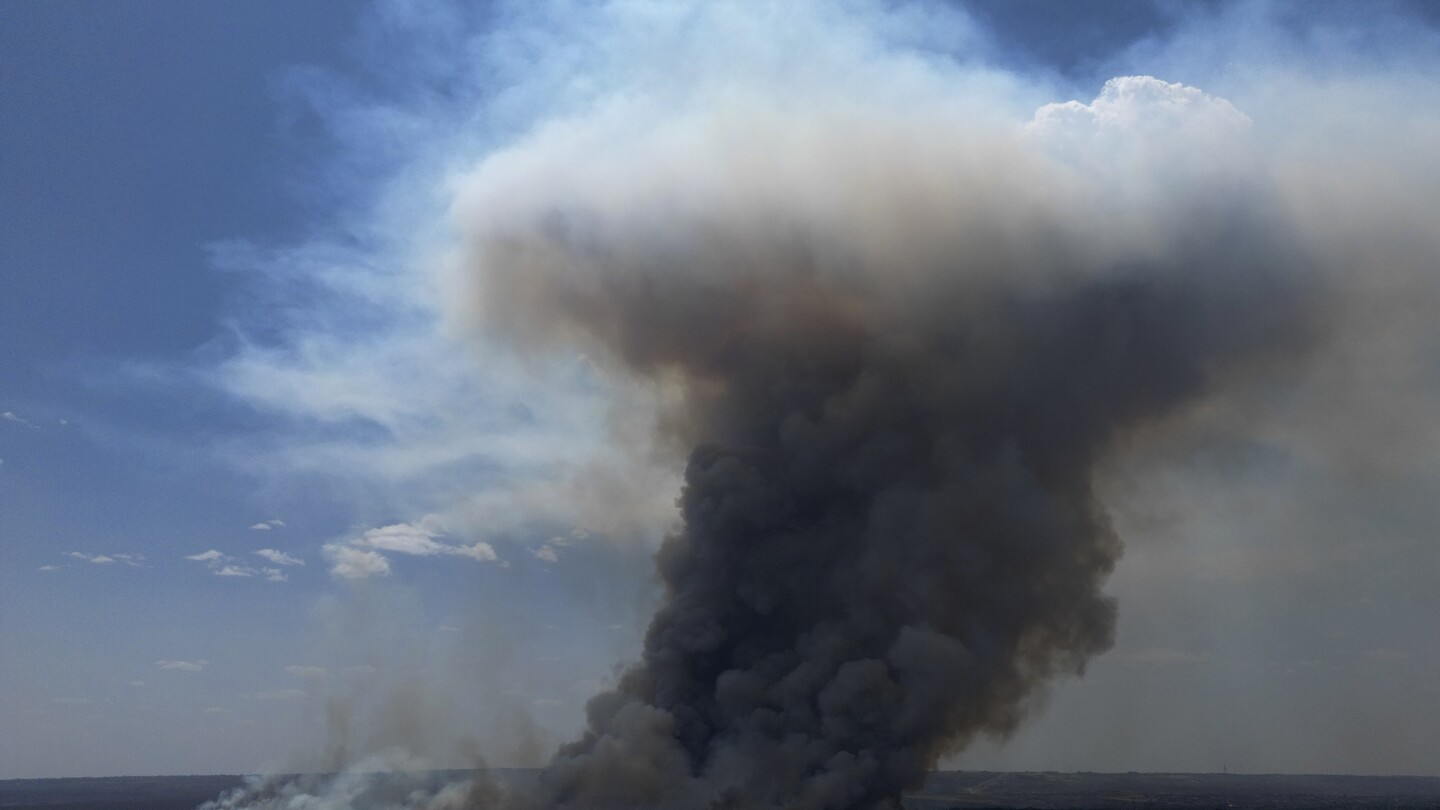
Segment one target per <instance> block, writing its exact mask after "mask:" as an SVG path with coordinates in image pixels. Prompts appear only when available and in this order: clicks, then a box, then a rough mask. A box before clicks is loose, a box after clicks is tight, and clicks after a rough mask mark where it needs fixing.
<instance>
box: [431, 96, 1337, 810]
mask: <svg viewBox="0 0 1440 810" xmlns="http://www.w3.org/2000/svg"><path fill="white" fill-rule="evenodd" d="M950 100H954V101H956V103H955V104H954V105H949V104H947V103H946V101H947V98H946V97H945V96H944V95H941V96H937V97H934V98H930V99H928V100H927V103H924V104H920V105H914V106H908V107H905V108H896V107H893V106H891V105H890V104H889V103H888V102H887V101H885V100H884V99H883V97H860V98H847V99H829V100H822V101H820V102H815V101H813V100H811V99H806V100H805V101H803V102H799V103H797V102H795V101H794V100H793V99H792V100H789V101H788V102H787V103H780V101H779V100H778V99H776V98H773V97H768V96H766V95H764V94H756V95H750V96H745V97H741V98H738V99H732V100H730V101H727V102H717V103H710V104H706V105H704V106H696V107H694V108H690V109H686V110H682V111H680V112H674V113H673V114H669V115H666V116H661V117H656V118H653V119H646V118H645V117H644V116H643V115H641V116H639V117H638V119H637V118H636V117H628V118H626V119H625V121H626V123H625V125H623V126H617V121H616V119H611V118H607V117H606V116H605V115H603V114H602V115H599V116H597V117H596V118H594V119H592V120H589V121H582V122H579V123H576V122H567V124H566V125H565V126H562V127H557V128H555V129H552V130H550V131H547V132H543V133H541V134H540V135H539V136H537V137H536V138H535V139H533V140H532V141H530V142H528V143H526V144H522V145H521V146H519V147H517V148H515V149H513V150H511V151H508V152H503V153H500V154H498V155H496V156H494V157H492V158H491V159H490V160H489V161H487V162H486V163H485V164H484V165H483V166H481V167H480V168H479V169H478V170H477V171H476V172H475V173H474V175H472V176H471V177H469V178H467V180H466V182H465V184H464V188H465V189H466V190H467V191H466V196H465V197H463V198H462V200H461V202H460V204H459V206H458V208H457V217H458V221H459V222H460V223H461V227H462V228H464V229H465V230H466V231H467V236H468V240H469V241H468V245H469V254H468V256H467V260H466V266H467V267H470V268H473V269H474V270H475V271H477V273H478V276H479V278H480V280H481V289H480V293H479V294H480V296H481V302H482V303H481V307H482V309H483V315H484V318H485V322H486V323H487V324H489V325H490V326H491V327H492V328H494V329H496V330H498V331H499V332H500V333H501V334H502V335H504V336H507V337H508V338H510V339H512V340H517V341H519V342H521V343H524V344H527V345H539V346H555V345H567V346H579V347H581V348H583V349H584V350H585V351H586V352H587V353H590V354H591V355H592V356H593V357H595V358H597V362H600V363H602V364H604V363H606V362H609V363H610V364H611V365H612V366H614V367H618V368H620V369H623V371H624V372H625V373H628V374H631V375H634V376H636V377H638V378H640V379H642V380H652V381H655V382H656V383H658V384H660V385H662V386H664V387H666V388H667V389H669V390H671V391H678V392H679V395H678V397H677V398H676V400H677V401H676V404H675V405H674V406H673V407H671V408H669V409H667V410H666V411H665V413H664V414H663V416H662V419H661V423H660V430H661V431H662V432H663V434H664V436H665V437H666V438H667V440H669V441H671V442H673V443H674V445H676V446H677V447H681V448H684V451H685V452H686V453H687V455H688V463H687V465H686V472H685V483H684V489H683V493H682V495H681V497H680V502H679V507H680V513H681V517H682V519H683V526H682V527H681V528H679V529H678V530H677V531H676V532H675V533H674V534H673V535H672V536H670V537H669V538H668V540H667V541H666V542H665V544H664V546H663V547H662V548H661V549H660V551H659V554H658V570H659V573H660V576H661V578H662V580H663V583H664V585H665V589H666V597H665V601H664V605H663V607H661V609H660V610H659V612H658V613H657V614H656V616H655V617H654V619H653V620H652V622H651V625H650V628H649V631H648V635H647V638H646V643H645V648H644V653H643V658H642V660H641V661H640V662H639V663H638V664H636V665H635V666H634V667H632V668H631V669H630V670H629V671H628V672H626V673H625V674H624V676H623V677H622V678H621V680H620V682H619V684H618V686H617V687H616V688H615V689H614V690H612V691H610V692H608V693H606V694H602V695H600V696H599V697H597V698H595V699H594V700H593V701H592V703H591V704H590V708H589V730H588V731H587V732H586V733H585V734H584V736H583V738H582V739H580V740H578V741H576V742H575V743H573V744H571V745H568V746H566V747H564V748H563V749H562V750H561V751H560V752H559V753H558V754H557V756H556V757H555V759H554V761H553V762H552V764H551V765H550V767H549V768H548V769H547V771H546V773H545V774H544V777H543V779H542V782H541V784H542V787H541V788H540V789H539V790H538V791H537V792H536V793H535V794H534V795H528V796H523V797H519V796H517V797H514V798H513V800H514V801H515V802H516V803H517V804H519V805H525V806H536V807H566V808H622V807H624V808H636V807H654V808H661V807H664V808H670V807H676V808H678V807H736V808H747V809H749V808H770V807H773V808H794V809H798V808H815V810H820V809H821V808H857V809H858V808H898V807H899V801H900V795H901V793H902V791H904V790H905V789H908V788H914V787H918V786H919V785H920V783H921V782H922V780H923V778H924V775H925V773H926V772H927V770H928V769H930V768H931V767H932V766H934V764H935V762H936V760H937V758H938V757H939V756H941V755H942V754H943V753H944V752H946V751H951V750H955V749H957V748H959V747H962V746H963V745H964V744H965V743H966V742H967V741H968V740H970V739H971V738H973V737H974V736H975V735H977V734H982V733H989V734H1005V733H1008V732H1009V731H1011V730H1012V729H1014V728H1015V727H1016V724H1017V723H1018V722H1019V721H1020V719H1021V717H1022V715H1023V714H1024V712H1025V711H1026V709H1027V708H1028V707H1029V706H1030V705H1031V702H1032V701H1033V700H1034V699H1035V697H1036V696H1037V690H1038V689H1039V688H1040V687H1041V686H1042V685H1043V684H1044V683H1045V682H1046V681H1047V679H1049V678H1051V677H1053V676H1056V675H1059V674H1064V673H1078V672H1080V671H1082V670H1083V668H1084V666H1085V663H1086V661H1087V660H1088V659H1089V658H1090V657H1092V656H1094V655H1096V654H1097V653H1099V652H1101V651H1103V650H1105V649H1106V648H1108V647H1109V646H1110V645H1111V643H1112V639H1113V634H1114V626H1115V606H1114V604H1113V602H1112V601H1111V600H1110V599H1108V598H1107V597H1106V596H1105V595H1104V594H1103V592H1102V585H1103V583H1104V581H1105V578H1106V576H1107V575H1108V574H1109V573H1110V571H1111V569H1112V567H1113V566H1114V564H1115V562H1116V560H1117V558H1118V556H1119V555H1120V551H1121V543H1120V540H1119V539H1118V538H1117V537H1116V535H1115V532H1114V531H1113V530H1112V528H1111V525H1110V522H1109V520H1108V519H1107V516H1106V512H1105V509H1104V507H1103V505H1102V504H1100V503H1099V502H1098V501H1097V498H1096V492H1095V480H1094V476H1095V470H1096V466H1097V464H1098V463H1099V462H1101V461H1102V460H1104V459H1105V458H1106V456H1107V454H1109V453H1110V452H1111V451H1112V450H1113V449H1114V448H1116V447H1117V445H1118V444H1120V443H1122V442H1124V441H1125V440H1126V438H1127V437H1129V436H1131V435H1133V434H1134V433H1135V432H1136V431H1139V430H1142V429H1146V428H1151V427H1155V426H1158V425H1159V424H1160V423H1161V422H1162V421H1163V420H1164V419H1165V418H1166V417H1167V416H1169V415H1172V414H1173V413H1175V412H1176V411H1177V409H1181V408H1184V407H1185V406H1186V405H1187V404H1190V403H1194V402H1196V401H1199V400H1201V399H1203V398H1204V397H1206V396H1207V394H1209V393H1211V392H1212V391H1214V390H1216V389H1217V387H1220V386H1224V385H1225V384H1227V382H1230V381H1232V380H1233V379H1235V378H1236V377H1237V376H1243V375H1245V374H1249V373H1253V372H1254V371H1255V370H1256V369H1258V368H1260V367H1262V366H1263V364H1264V362H1265V361H1267V360H1273V359H1276V358H1278V357H1283V356H1286V355H1287V353H1290V352H1293V351H1296V350H1299V349H1300V348H1302V347H1303V346H1304V345H1306V344H1307V342H1308V340H1309V338H1310V332H1311V329H1312V327H1313V317H1312V315H1313V303H1312V302H1313V300H1314V296H1313V294H1312V293H1311V292H1310V291H1307V290H1305V289H1302V285H1301V281H1300V279H1301V275H1302V271H1303V268H1304V265H1305V258H1304V256H1303V255H1301V254H1300V253H1299V251H1298V250H1297V249H1295V248H1294V247H1293V243H1292V241H1291V239H1290V237H1289V236H1288V235H1287V231H1286V228H1285V227H1284V226H1283V224H1282V223H1280V222H1278V221H1277V218H1276V217H1274V216H1273V215H1271V214H1269V213H1267V211H1266V203H1265V199H1266V191H1265V190H1264V189H1263V188H1261V187H1259V186H1258V185H1257V183H1256V181H1254V180H1253V177H1252V175H1251V173H1250V172H1249V171H1248V170H1249V168H1250V166H1249V164H1248V162H1247V158H1246V157H1245V156H1246V152H1247V146H1246V129H1247V121H1246V119H1245V118H1244V116H1243V115H1241V114H1240V113H1238V112H1237V111H1236V110H1234V108H1232V107H1230V106H1229V105H1228V104H1226V103H1225V102H1223V101H1219V100H1216V99H1213V98H1210V97H1208V96H1205V95H1204V94H1203V93H1200V92H1199V91H1196V90H1193V89H1191V88H1186V87H1181V86H1179V85H1170V84H1166V83H1164V82H1160V81H1156V80H1153V79H1148V78H1133V79H1124V80H1117V81H1116V82H1112V83H1111V84H1110V85H1109V86H1108V87H1107V89H1106V93H1105V94H1104V95H1103V96H1102V97H1101V99H1100V100H1099V101H1097V103H1096V104H1095V105H1092V106H1086V105H1074V104H1072V105H1065V106H1056V107H1049V108H1046V109H1044V110H1042V113H1041V114H1040V115H1038V116H1036V118H1035V119H1034V120H1032V121H1030V122H1026V123H1024V124H1023V125H1022V124H1020V123H1017V124H1015V125H1013V126H1008V127H1007V126H1006V125H1004V124H1000V123H996V124H991V125H986V124H977V123H976V121H975V119H973V118H971V117H968V116H967V114H966V112H965V109H964V108H965V105H964V104H963V103H962V100H961V99H950ZM713 101H714V100H712V102H713ZM1116 111H1123V112H1124V113H1126V114H1127V115H1128V116H1130V117H1132V118H1134V119H1135V120H1134V121H1125V120H1124V119H1123V117H1121V123H1118V124H1117V123H1115V121H1114V120H1113V119H1114V118H1115V116H1113V115H1111V113H1114V112H1116ZM637 120H638V121H639V122H640V123H639V126H638V127H637V126H636V125H635V122H636V121H637ZM1077 130H1079V132H1078V133H1077ZM1057 133H1059V136H1063V137H1058V136H1057ZM1081 135H1083V136H1084V137H1079V136H1081ZM1195 139H1207V140H1210V141H1212V143H1211V144H1210V148H1209V149H1208V150H1207V152H1208V154H1209V155H1210V156H1211V160H1210V161H1209V162H1207V164H1206V165H1204V166H1198V167H1197V166H1191V167H1187V166H1184V165H1177V164H1176V163H1175V162H1173V161H1172V159H1173V158H1174V157H1176V156H1177V155H1178V154H1179V153H1180V149H1179V148H1178V147H1179V146H1182V145H1187V144H1190V143H1193V142H1194V141H1195ZM1057 143H1062V145H1063V146H1064V147H1066V148H1069V147H1075V146H1076V144H1077V143H1078V144H1079V147H1078V148H1079V150H1080V151H1079V152H1078V153H1077V152H1074V151H1071V152H1068V153H1067V152H1066V151H1065V150H1064V149H1057V148H1056V144H1057ZM1116 167H1119V168H1118V169H1117V168H1116ZM1122 181H1123V182H1122Z"/></svg>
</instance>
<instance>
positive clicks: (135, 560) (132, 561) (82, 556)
mask: <svg viewBox="0 0 1440 810" xmlns="http://www.w3.org/2000/svg"><path fill="white" fill-rule="evenodd" d="M65 556H66V557H70V558H72V559H76V560H81V561H83V562H88V563H90V564H92V565H117V564H118V565H128V566H130V567H132V568H139V567H140V566H141V563H143V562H144V560H145V556H144V555H143V554H120V553H116V552H111V553H109V554H87V553H85V552H83V551H67V552H65Z"/></svg>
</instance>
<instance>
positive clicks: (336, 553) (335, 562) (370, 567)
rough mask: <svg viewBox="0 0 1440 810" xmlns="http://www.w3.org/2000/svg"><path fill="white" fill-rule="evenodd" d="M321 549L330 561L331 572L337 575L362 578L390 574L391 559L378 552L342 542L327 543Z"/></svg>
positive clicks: (353, 578)
mask: <svg viewBox="0 0 1440 810" xmlns="http://www.w3.org/2000/svg"><path fill="white" fill-rule="evenodd" d="M321 551H322V552H323V553H324V554H325V559H327V560H329V561H330V573H331V574H334V575H335V576H337V577H341V578H343V579H351V580H360V579H369V578H370V577H376V576H378V577H383V576H389V574H390V561H389V560H387V559H385V557H384V555H382V554H380V553H378V552H375V551H366V550H364V549H359V548H354V547H352V546H347V545H343V544H341V543H327V544H326V545H325V546H324V547H323V548H322V549H321Z"/></svg>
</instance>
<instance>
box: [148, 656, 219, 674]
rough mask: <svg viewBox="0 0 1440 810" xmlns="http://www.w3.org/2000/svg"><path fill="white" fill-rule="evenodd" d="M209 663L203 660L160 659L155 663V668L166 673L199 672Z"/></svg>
mask: <svg viewBox="0 0 1440 810" xmlns="http://www.w3.org/2000/svg"><path fill="white" fill-rule="evenodd" d="M209 663H210V662H209V661H206V660H205V659H203V658H202V659H199V660H197V661H183V660H178V659H177V660H171V659H161V660H159V661H156V662H155V666H156V667H158V668H160V669H162V670H165V671H168V672H200V671H202V670H204V669H205V666H206V665H207V664H209Z"/></svg>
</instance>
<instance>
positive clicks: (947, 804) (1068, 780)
mask: <svg viewBox="0 0 1440 810" xmlns="http://www.w3.org/2000/svg"><path fill="white" fill-rule="evenodd" d="M457 775H459V774H457ZM240 782H241V778H240V777H239V776H120V777H100V778H94V779H11V780H0V808H3V810H192V808H194V807H195V806H196V805H198V804H200V803H201V802H204V801H206V800H208V799H212V798H214V797H216V796H218V795H219V794H220V793H221V792H223V791H225V790H228V789H229V788H232V787H236V786H238V785H239V784H240ZM906 805H907V806H908V808H909V810H950V808H967V809H970V808H1022V807H1024V808H1038V809H1039V810H1056V809H1058V808H1128V809H1130V810H1141V809H1142V808H1144V809H1147V810H1148V809H1152V808H1153V809H1155V810H1158V809H1159V808H1201V807H1203V808H1218V807H1233V808H1254V809H1255V810H1259V808H1271V809H1273V810H1284V809H1286V808H1342V807H1344V808H1440V777H1419V776H1414V777H1412V776H1284V775H1268V774H1267V775H1250V774H1147V773H1118V774H1110V773H995V772H984V771H942V772H939V773H936V774H934V775H933V776H932V777H931V779H930V783H929V784H928V785H927V786H926V788H925V790H923V791H921V792H919V793H917V794H915V795H913V796H910V797H908V798H907V800H906Z"/></svg>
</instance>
